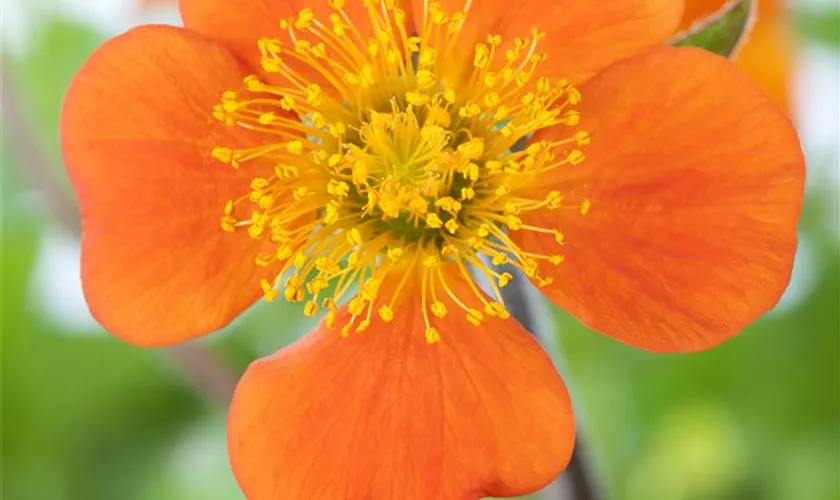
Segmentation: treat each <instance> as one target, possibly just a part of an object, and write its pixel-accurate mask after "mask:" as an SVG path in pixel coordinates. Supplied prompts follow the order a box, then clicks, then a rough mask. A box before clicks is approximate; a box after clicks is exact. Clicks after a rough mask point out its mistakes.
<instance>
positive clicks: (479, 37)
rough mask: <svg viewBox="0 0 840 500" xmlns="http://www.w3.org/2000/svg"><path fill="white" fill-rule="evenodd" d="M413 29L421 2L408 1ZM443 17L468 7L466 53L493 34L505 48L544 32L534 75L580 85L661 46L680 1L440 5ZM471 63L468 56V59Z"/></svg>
mask: <svg viewBox="0 0 840 500" xmlns="http://www.w3.org/2000/svg"><path fill="white" fill-rule="evenodd" d="M413 1H414V13H415V24H416V25H417V26H422V25H423V5H424V4H425V3H426V0H413ZM439 3H440V4H441V6H442V7H443V10H444V11H445V12H450V13H452V12H458V11H463V10H464V8H465V5H467V4H469V11H468V14H467V21H466V23H465V25H464V27H463V32H462V34H461V39H460V41H461V46H462V47H464V50H466V51H469V53H470V54H471V53H472V52H471V51H472V50H473V47H474V46H475V43H476V42H477V41H479V42H483V41H485V39H486V38H487V35H488V34H489V33H498V34H500V35H501V36H502V39H503V40H504V41H506V42H507V43H510V42H511V41H512V40H514V39H515V38H528V37H530V32H531V29H532V28H537V29H538V30H539V31H541V32H544V33H545V35H546V36H545V38H544V39H542V40H541V41H540V42H539V44H538V45H537V52H538V53H546V54H547V55H548V59H547V61H546V62H545V63H544V64H543V65H542V66H541V67H540V68H539V69H538V71H537V74H539V75H547V76H550V77H552V78H567V79H569V80H570V81H571V82H572V83H579V82H581V81H583V80H585V79H587V78H589V77H591V76H592V75H594V74H595V73H597V72H598V71H600V70H601V69H603V68H605V67H606V66H608V65H610V64H612V63H614V62H616V61H619V60H621V59H624V58H626V57H630V56H633V55H635V54H639V53H642V52H644V51H645V50H648V49H651V48H653V47H656V46H659V45H662V43H664V42H665V41H666V40H668V39H669V38H670V37H671V35H673V33H674V31H675V29H676V27H677V25H678V24H679V22H680V19H681V16H682V11H683V2H682V0H603V1H600V2H592V0H519V1H516V2H501V1H499V0H471V1H466V0H440V1H439ZM469 61H472V57H471V56H470V57H469Z"/></svg>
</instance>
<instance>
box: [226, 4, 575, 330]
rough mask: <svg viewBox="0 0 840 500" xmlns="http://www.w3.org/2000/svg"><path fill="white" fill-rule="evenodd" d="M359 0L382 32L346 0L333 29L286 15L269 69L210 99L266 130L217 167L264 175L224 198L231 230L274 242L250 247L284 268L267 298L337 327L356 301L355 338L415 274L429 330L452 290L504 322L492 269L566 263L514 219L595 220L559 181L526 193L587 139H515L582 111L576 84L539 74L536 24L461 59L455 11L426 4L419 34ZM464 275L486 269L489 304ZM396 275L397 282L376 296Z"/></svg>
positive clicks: (388, 7)
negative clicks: (460, 285) (537, 250)
mask: <svg viewBox="0 0 840 500" xmlns="http://www.w3.org/2000/svg"><path fill="white" fill-rule="evenodd" d="M362 1H363V4H364V5H365V7H366V10H367V15H368V18H369V22H370V26H371V27H372V33H373V36H372V38H370V39H365V38H364V37H363V36H362V35H361V34H360V32H359V30H357V29H356V27H355V26H354V24H353V22H352V20H351V19H350V16H348V14H347V12H346V11H345V10H344V0H331V1H330V5H331V6H332V8H333V13H332V14H331V15H330V16H329V23H328V24H327V23H325V22H322V21H321V20H319V19H316V18H315V16H314V14H313V12H312V10H311V9H304V10H303V11H301V12H300V13H299V14H298V16H297V17H296V18H295V19H290V20H283V21H281V23H280V24H281V27H282V28H283V29H284V30H286V31H287V32H288V38H287V39H285V40H280V39H275V38H262V39H260V40H259V42H258V46H259V50H260V52H261V54H262V68H263V70H264V71H265V72H266V74H267V78H265V79H262V78H260V77H257V76H248V77H247V78H245V81H244V85H245V88H246V89H247V92H245V93H243V94H242V95H240V94H237V93H235V92H233V91H228V92H225V94H224V95H223V97H222V103H221V104H219V105H217V106H216V107H215V109H214V114H213V116H214V117H215V118H216V119H218V120H221V121H223V122H224V123H226V124H228V125H230V126H237V127H243V128H245V129H249V130H252V131H256V132H260V133H262V134H263V135H264V136H265V142H264V143H263V144H261V145H259V146H257V147H255V148H252V149H245V150H234V149H230V148H226V147H224V146H223V145H221V146H219V147H216V148H214V149H213V152H212V154H213V156H214V157H215V158H217V159H219V160H220V161H222V162H224V163H227V164H229V165H231V166H232V167H233V168H244V167H246V166H247V167H248V168H253V171H254V173H255V174H258V176H256V177H255V178H254V180H253V182H252V183H251V191H250V192H249V193H246V194H244V195H243V196H242V197H240V198H238V199H235V200H231V201H229V202H228V203H227V204H226V206H225V208H224V215H223V217H222V222H221V225H222V229H223V230H225V231H228V232H239V231H240V230H242V231H246V232H247V233H248V235H249V236H250V237H252V238H255V239H260V240H262V239H267V240H269V241H270V242H272V243H274V244H275V245H276V252H274V253H273V254H261V255H257V256H256V264H257V265H261V266H270V265H275V264H276V265H277V266H279V269H280V270H279V271H278V273H277V275H276V276H275V278H274V279H273V280H263V282H262V284H261V285H262V289H263V292H264V294H265V298H266V299H267V300H269V301H271V300H273V299H275V298H276V297H277V296H278V295H279V294H280V292H282V293H283V295H284V296H285V298H286V299H287V300H290V301H295V302H305V308H304V311H305V313H306V314H307V315H314V314H316V313H317V312H318V310H319V308H321V307H324V308H328V309H329V312H328V313H327V324H328V325H330V326H332V325H333V324H334V323H335V313H336V310H337V303H338V302H339V301H342V300H346V299H348V298H349V309H350V312H351V314H352V318H351V320H350V321H349V322H348V323H347V324H344V325H340V326H341V333H342V335H345V336H346V335H349V333H350V332H351V331H352V330H354V329H355V330H356V331H358V332H362V331H364V330H365V329H366V328H368V326H369V325H370V323H371V321H373V320H376V318H375V317H374V311H376V315H377V316H378V317H379V319H380V320H382V321H386V322H389V321H392V320H393V318H394V315H395V313H396V312H398V311H395V310H394V305H395V303H396V300H397V297H398V296H399V295H400V293H401V290H402V289H403V288H404V285H405V283H406V282H407V280H409V279H412V276H414V278H415V279H419V280H421V281H422V293H421V294H420V297H419V298H418V300H419V301H420V306H421V308H422V311H423V317H424V319H425V324H426V339H427V340H428V341H429V342H430V343H435V342H437V341H438V340H439V332H438V330H437V328H435V326H434V321H435V318H444V317H445V316H446V315H447V314H450V311H447V309H446V307H445V306H444V304H443V302H441V301H440V300H439V297H442V296H443V295H442V294H446V295H448V296H449V297H450V298H451V299H452V301H453V302H454V303H455V304H458V306H459V307H460V308H461V309H463V312H462V313H463V314H465V315H466V317H467V319H468V320H469V321H470V322H472V323H473V324H476V325H478V324H479V323H480V322H481V320H482V319H483V318H484V316H485V314H486V315H491V316H498V317H502V318H507V317H509V313H508V312H507V310H506V309H505V306H504V301H503V298H502V295H501V293H500V290H499V289H500V288H501V287H504V286H505V285H507V283H508V282H509V281H510V280H511V278H512V276H511V274H510V273H507V272H502V271H499V270H497V269H496V266H499V265H502V264H511V265H513V266H515V267H517V268H519V269H520V270H522V272H523V273H524V274H525V275H527V276H529V277H531V278H533V279H535V281H536V282H537V283H538V284H540V285H541V286H545V285H548V284H550V283H551V278H550V277H549V276H547V275H545V274H544V271H543V267H544V265H543V264H545V263H548V264H549V265H558V264H560V263H561V262H562V261H563V256H562V253H560V252H559V250H560V249H561V245H562V244H563V233H561V232H560V231H559V230H557V229H556V228H547V227H536V226H531V225H527V224H524V223H523V222H522V219H521V216H522V214H523V213H525V212H528V211H533V210H537V209H555V210H559V209H571V210H577V211H579V212H580V213H581V214H586V212H587V211H588V210H589V201H588V200H585V199H584V200H582V201H580V202H578V203H574V204H567V203H564V200H563V196H562V195H561V193H559V192H557V191H550V192H548V193H544V194H543V195H542V196H540V197H539V198H534V197H533V195H531V194H528V193H533V192H534V191H535V190H534V187H538V186H539V183H540V177H541V176H544V175H546V174H547V173H548V172H549V171H551V170H554V169H557V168H564V167H569V166H573V165H576V164H578V163H580V162H582V161H583V160H584V154H583V152H582V151H581V150H580V149H579V148H580V147H582V146H584V145H586V144H587V143H588V142H589V136H588V134H587V133H586V132H583V131H577V132H575V133H572V132H570V133H569V137H568V138H566V139H563V140H558V141H553V142H549V141H538V142H532V143H531V144H530V145H528V146H527V147H525V148H518V147H517V146H518V145H519V144H520V143H522V142H524V140H525V139H527V138H529V137H530V136H531V135H532V134H533V133H534V132H536V131H538V130H540V129H542V128H546V127H556V126H567V127H570V126H574V125H577V123H578V122H579V119H580V116H579V113H578V112H577V111H576V110H575V109H574V106H575V105H576V104H577V103H578V102H579V101H580V94H579V93H578V91H577V90H576V89H575V88H574V87H572V86H571V85H570V84H569V83H568V82H566V81H565V80H558V81H551V80H550V79H548V78H546V77H539V78H537V77H535V76H534V74H535V71H536V69H537V68H538V67H539V66H540V65H541V64H542V63H543V61H544V60H545V56H544V55H542V54H539V53H537V52H536V47H537V44H538V41H539V39H540V38H541V36H542V35H541V34H540V33H539V32H538V31H537V30H536V29H534V30H531V33H530V37H528V38H522V39H516V40H514V41H513V43H512V44H509V45H510V46H509V48H506V49H503V40H502V38H501V36H499V35H497V34H493V33H491V34H488V35H487V37H486V40H485V41H480V42H479V43H477V44H476V45H475V48H474V50H473V51H472V53H471V54H470V55H469V57H462V56H463V53H462V52H461V46H460V45H459V43H458V42H459V41H458V35H459V34H460V32H461V28H462V27H463V25H464V22H465V19H466V15H467V13H466V12H463V13H455V14H452V15H447V14H445V13H444V12H443V11H442V10H441V8H440V7H439V6H438V5H437V4H430V5H428V7H427V8H426V10H425V12H424V13H423V14H424V15H423V19H424V21H423V26H422V28H421V29H420V30H419V35H416V36H415V35H413V34H412V32H410V31H409V28H407V26H406V14H405V12H403V11H402V10H400V9H398V8H397V7H396V6H395V4H394V2H393V1H389V0H383V1H374V0H362ZM278 82H279V83H278ZM326 89H330V90H326ZM298 117H299V118H298ZM510 231H534V232H539V233H548V234H552V235H554V237H555V239H556V241H557V243H558V253H556V254H552V255H540V254H534V253H528V252H525V251H523V250H522V249H521V248H519V247H518V246H517V245H516V244H515V243H514V242H513V241H512V240H511V239H510V238H509V236H508V233H509V232H510ZM448 264H453V265H455V266H457V267H458V269H459V270H460V275H461V276H462V278H463V279H464V280H466V281H467V282H468V283H469V284H470V287H471V289H472V291H473V293H474V297H456V296H455V294H453V292H452V291H451V287H450V286H449V285H448V284H447V281H446V278H445V275H444V273H443V272H442V271H441V267H442V266H444V265H448ZM470 268H472V269H473V271H475V272H478V273H481V274H484V275H485V276H486V278H487V280H488V281H489V283H490V287H491V288H492V294H491V296H492V299H489V300H488V298H486V296H485V295H484V294H483V293H481V292H480V290H479V288H478V286H477V285H476V283H475V281H474V280H473V277H472V275H471V273H470ZM392 275H395V279H396V282H397V283H399V285H398V286H397V287H396V288H395V291H394V292H393V293H392V294H391V296H389V297H380V296H379V293H378V292H379V286H380V284H381V283H382V281H383V280H384V279H385V278H386V277H389V279H392V278H393V276H392ZM450 276H451V275H450ZM450 279H451V278H450ZM470 304H477V305H479V307H473V306H472V305H470Z"/></svg>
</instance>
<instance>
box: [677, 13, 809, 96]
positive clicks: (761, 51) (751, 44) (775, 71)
mask: <svg viewBox="0 0 840 500" xmlns="http://www.w3.org/2000/svg"><path fill="white" fill-rule="evenodd" d="M726 3H727V2H726V1H724V0H686V2H685V14H684V16H683V20H682V24H681V26H680V29H687V28H689V27H691V25H692V24H694V23H695V22H697V21H698V20H701V19H704V18H706V17H707V16H709V15H712V14H714V13H715V12H717V11H718V10H720V9H721V8H722V7H723V6H724V5H725V4H726ZM792 21H793V15H792V13H791V12H790V10H789V9H788V8H786V7H785V6H784V5H782V2H781V0H761V1H760V2H758V19H757V20H756V23H755V26H754V27H753V29H752V32H751V33H750V35H749V38H748V39H747V43H745V44H744V46H743V47H742V48H741V50H740V51H739V52H738V54H737V56H736V57H735V65H736V66H738V67H739V68H740V69H741V70H743V71H744V72H745V73H747V74H748V75H750V76H751V77H752V78H753V80H755V81H756V83H758V84H759V85H761V86H762V87H764V90H766V91H767V93H769V94H770V96H771V97H773V98H774V99H775V100H776V102H778V103H779V104H781V105H782V106H785V107H787V106H788V104H789V99H790V96H789V94H790V78H791V75H792V72H793V71H792V67H793V60H794V52H795V51H794V42H795V40H794V38H795V37H794V33H793V26H792V24H793V23H792Z"/></svg>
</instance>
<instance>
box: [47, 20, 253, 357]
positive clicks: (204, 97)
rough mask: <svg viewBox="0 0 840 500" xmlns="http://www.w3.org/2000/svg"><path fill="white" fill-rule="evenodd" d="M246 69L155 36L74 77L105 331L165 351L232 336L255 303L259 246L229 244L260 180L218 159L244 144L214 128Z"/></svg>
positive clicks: (87, 272)
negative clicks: (234, 201)
mask: <svg viewBox="0 0 840 500" xmlns="http://www.w3.org/2000/svg"><path fill="white" fill-rule="evenodd" d="M242 74H243V72H242V69H241V68H240V67H239V66H238V63H237V61H236V60H235V59H234V58H233V56H232V55H230V53H229V52H228V51H227V49H225V48H223V47H222V46H220V45H218V44H216V43H214V42H211V41H208V40H206V39H204V38H202V37H201V36H199V35H198V34H196V33H194V32H191V31H188V30H184V29H180V28H173V27H166V26H146V27H140V28H136V29H133V30H131V31H129V32H128V33H126V34H124V35H121V36H118V37H116V38H114V39H112V40H110V41H109V42H107V43H106V44H105V45H104V46H103V47H102V48H100V49H99V50H98V51H97V52H96V53H94V54H93V56H91V58H90V60H88V62H87V63H86V64H85V66H84V67H83V68H82V69H81V71H80V72H79V74H78V75H77V76H76V79H75V80H74V82H73V84H72V86H71V88H70V90H69V92H68V94H67V98H66V102H65V105H64V112H63V116H62V122H61V129H62V133H61V140H62V149H63V153H64V159H65V162H66V166H67V170H68V172H69V174H70V177H71V180H72V182H73V185H74V186H75V188H76V192H77V194H78V198H79V203H80V205H81V213H82V230H83V238H82V281H83V285H84V290H85V295H86V297H87V301H88V305H89V306H90V309H91V312H92V313H93V315H94V316H95V317H96V318H97V319H98V320H99V321H100V323H102V325H103V326H104V327H105V328H106V329H108V330H109V331H111V332H112V333H114V334H115V335H117V336H119V337H121V338H123V339H125V340H127V341H129V342H133V343H136V344H143V345H163V344H170V343H174V342H178V341H182V340H185V339H188V338H191V337H196V336H199V335H202V334H205V333H207V332H210V331H212V330H215V329H217V328H220V327H221V326H223V325H225V324H226V323H228V322H229V321H230V320H231V319H232V318H233V317H235V316H236V315H237V314H238V313H240V312H241V311H242V310H244V309H245V308H246V307H248V306H249V305H250V304H251V303H253V302H254V301H255V300H256V299H257V297H258V295H259V293H260V290H259V280H260V277H261V275H262V274H263V273H265V272H266V270H265V269H261V268H258V267H257V266H256V265H255V264H254V260H253V259H254V256H255V255H256V253H257V252H258V251H259V248H258V246H257V245H258V243H255V242H254V240H251V239H250V238H248V237H247V236H243V235H239V234H237V235H231V234H229V233H225V232H223V231H222V229H221V227H220V218H221V215H222V214H223V208H224V205H225V203H226V202H227V201H228V200H229V199H231V198H232V197H236V196H239V195H241V194H243V193H247V192H248V191H249V189H248V185H249V182H250V179H251V178H252V177H253V176H254V174H253V172H250V173H249V172H246V171H245V170H248V169H242V171H236V170H233V169H232V168H231V167H229V166H226V165H223V164H221V163H220V162H218V161H216V160H214V159H212V158H211V157H210V151H211V149H212V147H213V146H215V145H218V144H220V143H223V144H225V145H226V146H228V145H229V146H232V147H237V146H241V145H242V144H245V143H246V140H247V137H246V136H245V135H243V133H242V132H239V131H238V129H234V128H230V129H228V128H225V127H224V126H223V125H221V124H216V122H215V120H213V119H212V118H211V113H212V110H213V105H214V104H216V103H218V102H220V99H221V94H222V92H223V91H224V90H226V89H231V88H238V87H239V86H240V81H241V78H242Z"/></svg>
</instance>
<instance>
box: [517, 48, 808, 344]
mask: <svg viewBox="0 0 840 500" xmlns="http://www.w3.org/2000/svg"><path fill="white" fill-rule="evenodd" d="M581 94H582V95H583V102H582V104H581V106H580V108H579V109H580V112H581V118H582V119H581V125H582V126H583V127H585V128H586V130H587V131H589V133H590V135H591V137H592V144H591V145H590V146H588V149H586V150H585V151H586V155H587V160H586V161H585V162H584V163H583V164H582V165H580V166H579V167H562V168H560V169H559V170H555V172H557V173H556V175H555V176H554V177H553V178H551V179H541V181H543V182H545V185H546V186H550V187H546V188H545V189H551V188H552V187H553V188H557V189H559V190H560V191H561V192H562V193H563V194H564V195H565V196H566V200H569V202H570V203H577V202H580V201H581V200H583V199H584V198H588V199H589V200H591V209H590V211H589V213H588V214H587V215H585V216H582V215H580V213H579V212H578V211H576V210H557V211H547V210H546V211H542V212H540V213H535V215H534V216H533V217H531V218H530V219H529V220H528V221H527V222H528V223H530V224H536V225H544V226H549V227H556V228H558V229H559V230H561V231H562V232H563V233H564V234H565V240H566V244H565V246H564V247H562V250H561V253H564V254H565V262H564V263H563V264H561V265H560V266H559V267H558V268H557V269H556V272H553V274H554V277H555V284H556V285H554V286H552V287H549V288H547V289H545V291H546V293H547V294H548V296H549V297H550V298H551V299H553V300H554V301H555V302H557V303H558V304H559V305H561V306H563V307H565V308H566V309H567V310H568V311H569V312H571V313H572V314H574V315H575V316H577V317H578V318H579V319H580V320H581V321H583V322H584V323H586V324H587V325H588V326H590V327H592V328H594V329H595V330H598V331H601V332H603V333H606V334H609V335H611V336H613V337H615V338H616V339H618V340H621V341H623V342H626V343H628V344H631V345H634V346H638V347H641V348H644V349H649V350H653V351H694V350H699V349H704V348H707V347H710V346H713V345H715V344H717V343H719V342H722V341H723V340H725V339H727V338H729V337H730V336H732V335H733V334H735V333H737V332H739V331H740V330H741V329H743V328H744V327H745V326H746V325H747V324H748V323H750V322H751V321H753V320H754V319H756V318H757V317H758V316H759V315H761V314H762V313H764V312H765V311H767V310H768V309H770V308H771V307H773V305H774V304H775V303H776V301H777V300H778V299H779V296H780V295H781V294H782V292H783V291H784V289H785V286H786V285H787V282H788V279H789V277H790V272H791V266H792V263H793V256H794V252H795V250H796V221H797V218H798V215H799V212H800V207H801V204H802V196H803V181H804V160H803V157H802V152H801V150H800V146H799V142H798V140H797V137H796V133H795V132H794V130H793V128H792V126H791V124H790V122H789V121H788V119H787V118H785V116H784V114H783V112H782V110H781V109H780V108H779V107H778V106H777V105H776V104H775V103H773V102H771V101H770V99H768V98H767V96H766V95H765V94H764V93H763V92H762V91H761V90H760V89H759V88H757V87H756V86H755V85H754V84H753V83H752V82H751V81H750V80H749V79H748V78H747V77H746V76H744V75H742V74H741V73H740V72H738V71H736V70H735V69H734V67H733V66H732V65H731V64H730V63H729V62H728V61H726V60H725V59H723V58H720V57H718V56H715V55H712V54H709V53H707V52H704V51H701V50H698V49H663V50H660V51H656V52H652V53H650V54H647V55H644V56H640V57H637V58H634V59H632V60H628V61H625V62H622V63H619V64H617V65H615V66H613V67H611V68H610V69H608V70H606V71H605V72H603V73H602V74H600V75H599V76H597V77H596V78H594V79H593V80H592V81H590V82H589V83H587V84H586V85H584V86H583V87H582V88H581ZM558 131H559V132H561V133H562V134H564V135H566V134H568V131H560V130H549V131H548V132H547V133H546V134H544V135H543V136H541V137H537V139H552V134H553V133H556V132H558ZM514 235H515V237H516V239H517V240H518V241H519V242H520V244H521V245H523V246H524V247H525V249H526V250H530V251H534V252H550V253H557V251H558V247H557V246H556V243H555V242H554V240H553V238H544V237H540V236H537V235H535V234H534V233H526V232H525V231H518V232H516V233H514ZM549 240H550V241H549ZM549 274H552V273H549Z"/></svg>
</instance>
